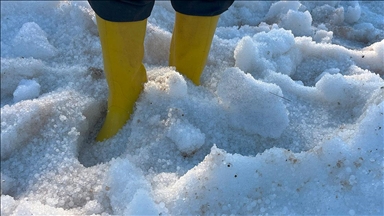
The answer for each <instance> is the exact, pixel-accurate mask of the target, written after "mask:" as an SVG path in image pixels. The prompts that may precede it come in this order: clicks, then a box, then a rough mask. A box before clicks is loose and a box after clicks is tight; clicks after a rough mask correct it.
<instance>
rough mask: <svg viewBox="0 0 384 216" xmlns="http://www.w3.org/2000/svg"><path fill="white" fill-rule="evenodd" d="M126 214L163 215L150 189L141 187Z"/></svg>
mask: <svg viewBox="0 0 384 216" xmlns="http://www.w3.org/2000/svg"><path fill="white" fill-rule="evenodd" d="M124 215H161V213H160V209H159V207H158V206H157V204H156V203H155V202H154V200H153V198H152V197H151V195H150V194H149V193H148V191H146V190H143V189H139V190H137V192H136V193H135V195H134V196H133V199H132V201H131V202H130V203H129V205H128V208H127V210H126V211H125V212H124Z"/></svg>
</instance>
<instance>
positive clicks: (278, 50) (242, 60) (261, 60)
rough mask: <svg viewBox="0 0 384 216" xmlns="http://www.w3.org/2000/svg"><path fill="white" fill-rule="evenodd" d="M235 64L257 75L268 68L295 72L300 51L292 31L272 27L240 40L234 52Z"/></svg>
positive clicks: (288, 72)
mask: <svg viewBox="0 0 384 216" xmlns="http://www.w3.org/2000/svg"><path fill="white" fill-rule="evenodd" d="M234 58H235V60H236V62H235V66H236V67H239V68H240V69H241V70H243V71H245V72H247V73H251V74H252V75H254V76H256V75H258V74H260V73H263V72H266V71H268V70H273V71H278V72H281V73H284V74H288V75H289V74H291V73H293V71H294V69H295V68H296V64H297V62H299V59H300V58H301V57H300V53H299V52H297V51H296V49H295V39H294V36H293V34H292V33H291V32H290V31H286V30H284V29H272V30H271V31H269V32H267V33H266V32H261V33H258V34H256V35H254V36H253V38H251V37H249V36H246V37H244V38H243V39H242V40H240V41H239V43H238V45H237V46H236V49H235V52H234Z"/></svg>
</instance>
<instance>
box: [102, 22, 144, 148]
mask: <svg viewBox="0 0 384 216" xmlns="http://www.w3.org/2000/svg"><path fill="white" fill-rule="evenodd" d="M96 19H97V26H98V30H99V35H100V42H101V47H102V51H103V61H104V72H105V75H106V79H107V83H108V87H109V95H108V113H107V117H106V119H105V122H104V125H103V127H102V128H101V130H100V132H99V134H98V135H97V137H96V140H97V141H103V140H105V139H108V138H110V137H112V136H114V135H115V134H116V133H117V132H118V131H119V130H120V129H121V128H122V127H123V126H124V125H125V123H126V122H127V120H128V119H129V117H130V115H131V113H132V112H133V108H134V105H135V102H136V100H137V99H138V97H139V95H140V93H141V91H142V89H143V84H144V83H145V82H146V81H147V75H146V70H145V68H144V65H143V64H142V60H143V57H144V37H145V31H146V26H147V20H146V19H145V20H142V21H136V22H110V21H107V20H104V19H102V18H100V17H99V16H96Z"/></svg>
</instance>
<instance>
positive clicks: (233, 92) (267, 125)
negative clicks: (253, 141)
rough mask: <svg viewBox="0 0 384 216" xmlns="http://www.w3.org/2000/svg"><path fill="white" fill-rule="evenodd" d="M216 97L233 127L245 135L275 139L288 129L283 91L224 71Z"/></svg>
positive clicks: (248, 77)
mask: <svg viewBox="0 0 384 216" xmlns="http://www.w3.org/2000/svg"><path fill="white" fill-rule="evenodd" d="M217 94H218V95H219V97H220V98H221V100H222V102H223V105H224V107H226V109H227V110H228V112H229V115H228V118H229V120H230V123H231V125H232V126H233V127H235V128H238V129H242V130H244V131H246V132H247V133H250V134H254V133H257V134H259V135H261V136H264V137H272V138H278V137H279V136H280V135H281V133H282V132H283V131H284V129H285V128H286V127H287V126H288V122H289V119H288V111H287V109H286V107H285V105H284V103H283V101H282V97H283V94H282V91H281V89H280V88H279V87H278V86H277V85H275V84H269V83H264V82H261V81H257V80H255V79H254V78H253V77H252V76H251V75H250V74H244V72H242V71H241V70H240V69H238V68H229V69H227V70H226V71H224V73H223V76H222V79H221V82H220V83H219V84H218V88H217Z"/></svg>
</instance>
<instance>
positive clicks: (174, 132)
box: [167, 119, 205, 155]
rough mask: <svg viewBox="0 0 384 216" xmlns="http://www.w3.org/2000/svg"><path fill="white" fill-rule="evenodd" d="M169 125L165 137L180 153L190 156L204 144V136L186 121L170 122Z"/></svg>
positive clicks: (176, 120)
mask: <svg viewBox="0 0 384 216" xmlns="http://www.w3.org/2000/svg"><path fill="white" fill-rule="evenodd" d="M169 124H170V126H169V129H168V133H167V137H168V138H170V139H171V140H172V141H173V142H174V143H175V144H176V146H177V148H178V149H179V150H180V151H181V152H182V153H184V154H187V155H188V154H192V153H193V152H195V151H197V150H198V149H199V148H200V147H201V146H202V145H203V144H204V142H205V135H204V134H203V133H202V132H201V131H200V129H198V128H196V127H194V126H193V125H192V124H190V123H189V122H188V121H187V120H186V119H185V120H180V119H175V120H171V121H170V122H169Z"/></svg>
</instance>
